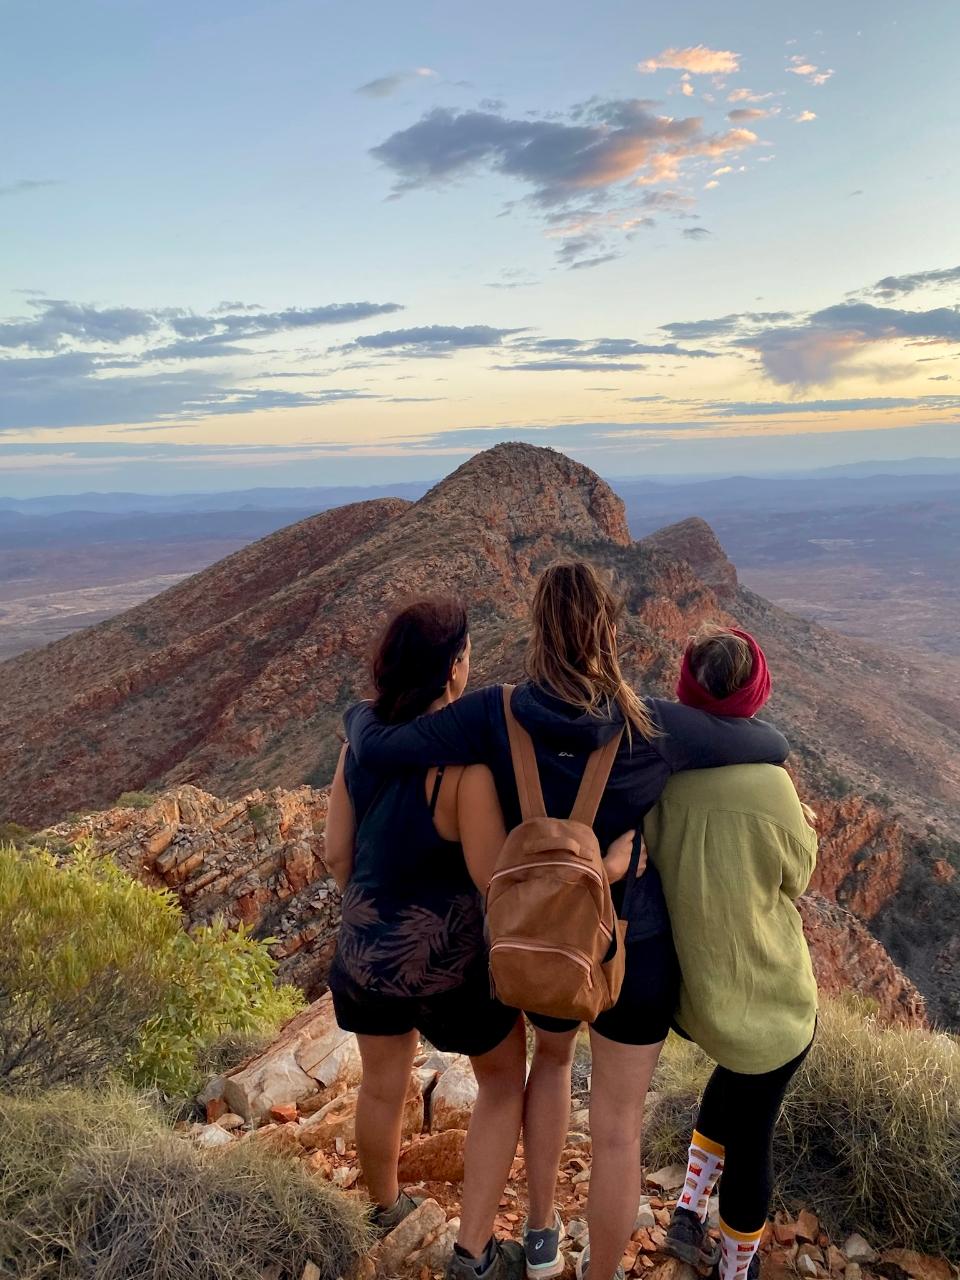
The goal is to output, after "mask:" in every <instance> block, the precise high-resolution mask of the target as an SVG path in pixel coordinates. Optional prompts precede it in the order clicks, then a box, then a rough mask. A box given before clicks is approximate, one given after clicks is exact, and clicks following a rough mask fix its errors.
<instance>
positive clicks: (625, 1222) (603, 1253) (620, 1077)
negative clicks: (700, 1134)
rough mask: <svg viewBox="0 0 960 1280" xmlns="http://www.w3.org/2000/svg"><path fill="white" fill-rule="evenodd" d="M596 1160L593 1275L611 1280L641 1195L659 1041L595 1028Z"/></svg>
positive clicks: (591, 1204) (590, 1221) (590, 1209)
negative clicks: (612, 1036) (625, 1039)
mask: <svg viewBox="0 0 960 1280" xmlns="http://www.w3.org/2000/svg"><path fill="white" fill-rule="evenodd" d="M590 1044H591V1048H592V1050H593V1077H592V1081H591V1088H590V1134H591V1137H592V1138H593V1160H592V1167H591V1173H590V1196H589V1199H588V1201H587V1226H588V1229H589V1233H590V1267H589V1271H590V1276H591V1277H592V1280H611V1277H613V1276H614V1275H615V1274H616V1270H617V1267H618V1266H619V1265H620V1259H621V1257H622V1256H623V1251H624V1249H625V1248H626V1246H627V1241H628V1240H629V1239H630V1235H631V1232H632V1231H633V1224H634V1222H635V1221H636V1216H637V1205H638V1203H639V1201H640V1188H641V1180H642V1164H641V1153H640V1139H641V1131H642V1128H643V1104H644V1100H645V1098H646V1096H647V1089H648V1088H649V1085H650V1077H651V1076H652V1075H653V1072H654V1068H655V1067H656V1065H657V1059H658V1058H659V1057H660V1050H661V1048H662V1047H663V1044H662V1041H661V1043H660V1044H650V1045H627V1044H617V1043H616V1042H615V1041H613V1040H607V1039H606V1038H605V1037H604V1036H601V1035H598V1034H597V1033H596V1031H592V1030H591V1032H590Z"/></svg>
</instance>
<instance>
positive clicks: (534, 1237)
mask: <svg viewBox="0 0 960 1280" xmlns="http://www.w3.org/2000/svg"><path fill="white" fill-rule="evenodd" d="M565 1234H566V1233H565V1232H564V1229H563V1222H562V1220H561V1218H560V1215H559V1213H557V1211H556V1210H554V1214H553V1226H552V1227H543V1228H542V1229H541V1230H534V1229H532V1228H531V1227H529V1226H528V1225H527V1223H526V1222H525V1223H524V1224H523V1252H524V1256H525V1257H526V1260H527V1276H528V1277H529V1280H551V1277H552V1276H558V1275H560V1273H561V1272H562V1271H563V1268H564V1265H565V1264H564V1258H563V1254H562V1253H561V1252H560V1241H561V1240H562V1239H563V1237H564V1235H565Z"/></svg>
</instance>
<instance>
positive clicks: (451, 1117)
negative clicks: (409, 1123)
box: [430, 1058, 477, 1133]
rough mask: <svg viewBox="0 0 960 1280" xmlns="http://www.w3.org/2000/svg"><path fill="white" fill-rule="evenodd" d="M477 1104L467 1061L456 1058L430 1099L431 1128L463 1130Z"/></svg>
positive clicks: (475, 1091)
mask: <svg viewBox="0 0 960 1280" xmlns="http://www.w3.org/2000/svg"><path fill="white" fill-rule="evenodd" d="M476 1101H477V1081H476V1078H475V1076H474V1074H473V1068H472V1067H471V1066H470V1059H469V1058H458V1059H457V1060H456V1061H455V1062H454V1063H453V1064H452V1065H451V1066H449V1067H447V1069H446V1071H444V1073H443V1074H442V1075H441V1077H440V1079H439V1080H438V1081H437V1083H436V1085H435V1086H434V1090H433V1093H432V1094H431V1096H430V1128H431V1129H432V1131H433V1132H434V1133H440V1132H442V1131H443V1130H444V1129H466V1128H467V1127H468V1125H469V1124H470V1116H471V1115H472V1113H473V1108H474V1105H475V1103H476Z"/></svg>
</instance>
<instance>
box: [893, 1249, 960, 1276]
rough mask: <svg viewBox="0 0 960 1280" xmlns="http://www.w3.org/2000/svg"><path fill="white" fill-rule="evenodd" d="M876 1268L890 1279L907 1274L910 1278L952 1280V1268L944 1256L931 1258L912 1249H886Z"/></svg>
mask: <svg viewBox="0 0 960 1280" xmlns="http://www.w3.org/2000/svg"><path fill="white" fill-rule="evenodd" d="M876 1270H877V1271H879V1272H880V1274H881V1275H885V1276H889V1277H891V1280H901V1277H902V1276H905V1275H906V1276H909V1277H910V1278H911V1280H953V1277H954V1270H953V1267H951V1265H950V1263H949V1262H947V1260H946V1259H945V1258H931V1257H929V1256H928V1255H927V1254H925V1253H915V1252H914V1251H913V1249H887V1250H885V1251H884V1253H883V1254H881V1257H880V1262H879V1265H878V1266H877V1267H876Z"/></svg>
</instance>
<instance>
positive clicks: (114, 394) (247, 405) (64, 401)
mask: <svg viewBox="0 0 960 1280" xmlns="http://www.w3.org/2000/svg"><path fill="white" fill-rule="evenodd" d="M104 367H105V366H104V364H103V363H102V362H100V361H99V360H98V358H97V356H96V355H95V354H94V353H91V352H85V351H72V352H66V353H61V354H57V355H47V356H25V357H18V356H13V357H7V358H6V359H3V360H0V430H4V431H10V430H24V429H30V428H36V427H79V426H108V425H112V424H117V423H143V422H165V423H167V424H168V425H169V424H170V423H171V422H174V421H176V420H178V419H179V420H187V421H192V420H195V419H197V418H202V417H207V416H209V415H211V414H235V413H250V412H252V411H253V410H255V409H260V410H263V409H277V408H301V407H305V406H312V407H320V406H323V405H327V404H333V403H336V402H339V401H342V400H355V399H372V398H377V397H373V396H370V395H369V394H368V393H365V392H361V391H357V390H354V389H350V388H325V389H324V390H322V391H318V392H300V391H282V390H275V389H272V388H256V387H254V388H247V387H244V388H238V387H236V386H233V385H231V384H229V383H227V382H224V380H223V379H222V378H221V377H220V376H219V375H216V374H212V373H209V372H207V371H198V370H193V369H191V370H185V371H178V372H165V373H140V372H134V373H122V374H116V375H112V376H104V375H103V370H104Z"/></svg>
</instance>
